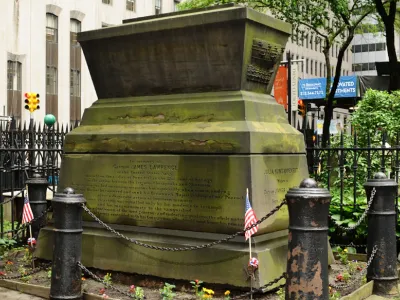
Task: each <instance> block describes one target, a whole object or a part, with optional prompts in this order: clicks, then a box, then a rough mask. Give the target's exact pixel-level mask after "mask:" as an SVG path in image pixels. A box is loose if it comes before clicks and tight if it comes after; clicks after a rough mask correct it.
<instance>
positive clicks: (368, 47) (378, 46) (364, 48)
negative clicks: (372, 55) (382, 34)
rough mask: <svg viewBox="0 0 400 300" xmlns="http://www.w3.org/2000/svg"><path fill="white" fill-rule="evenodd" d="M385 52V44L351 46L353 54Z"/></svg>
mask: <svg viewBox="0 0 400 300" xmlns="http://www.w3.org/2000/svg"><path fill="white" fill-rule="evenodd" d="M385 50H386V44H385V43H376V44H361V45H353V47H352V51H353V53H360V52H375V51H385Z"/></svg>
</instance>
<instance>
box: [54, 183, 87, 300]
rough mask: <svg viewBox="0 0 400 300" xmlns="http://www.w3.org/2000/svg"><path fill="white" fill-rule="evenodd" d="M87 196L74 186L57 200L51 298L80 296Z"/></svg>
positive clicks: (55, 199) (58, 299) (70, 298)
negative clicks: (78, 192) (83, 223)
mask: <svg viewBox="0 0 400 300" xmlns="http://www.w3.org/2000/svg"><path fill="white" fill-rule="evenodd" d="M85 202H86V200H85V198H83V196H82V195H80V194H75V191H74V190H73V189H72V188H66V189H65V190H64V192H63V193H60V194H58V193H57V194H56V195H55V197H54V199H53V201H52V206H53V214H54V242H53V243H54V244H53V266H52V270H51V288H50V299H51V300H61V299H62V300H65V299H68V300H80V299H82V290H81V278H82V276H81V270H80V268H79V266H78V262H80V260H81V254H82V249H81V248H82V231H83V229H82V204H83V203H85Z"/></svg>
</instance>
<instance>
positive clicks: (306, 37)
mask: <svg viewBox="0 0 400 300" xmlns="http://www.w3.org/2000/svg"><path fill="white" fill-rule="evenodd" d="M304 38H305V40H306V48H308V34H307V35H306V36H305V37H304Z"/></svg>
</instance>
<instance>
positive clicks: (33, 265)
mask: <svg viewBox="0 0 400 300" xmlns="http://www.w3.org/2000/svg"><path fill="white" fill-rule="evenodd" d="M29 234H30V236H31V246H30V247H31V248H32V269H34V268H35V260H34V259H33V239H32V225H31V224H29Z"/></svg>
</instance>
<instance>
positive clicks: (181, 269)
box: [35, 222, 287, 289]
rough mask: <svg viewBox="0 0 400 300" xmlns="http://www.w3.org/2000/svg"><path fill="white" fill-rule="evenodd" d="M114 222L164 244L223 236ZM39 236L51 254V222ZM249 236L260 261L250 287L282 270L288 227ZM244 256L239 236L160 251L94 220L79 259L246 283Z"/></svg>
mask: <svg viewBox="0 0 400 300" xmlns="http://www.w3.org/2000/svg"><path fill="white" fill-rule="evenodd" d="M113 228H114V229H116V230H118V231H119V232H121V233H123V234H124V235H126V236H127V237H129V238H133V239H137V240H138V241H140V242H143V243H148V244H151V245H156V246H164V247H178V248H179V247H186V246H196V245H202V244H207V243H210V242H213V241H216V240H219V239H221V238H225V237H226V235H224V234H215V233H203V232H192V231H183V230H168V229H160V228H146V227H136V226H126V225H113ZM38 241H39V242H38V247H37V250H36V253H35V255H36V256H37V257H38V258H41V259H47V260H51V259H52V249H53V231H52V227H46V228H43V229H42V230H41V231H40V236H39V239H38ZM252 242H253V244H252V256H253V257H257V258H258V260H259V262H260V268H259V270H258V271H256V274H255V275H256V282H255V283H253V287H255V288H258V287H261V286H263V285H265V284H267V283H268V282H270V281H271V280H274V279H275V278H277V277H279V276H280V275H282V273H283V272H285V271H286V260H287V257H286V256H287V230H281V231H276V232H273V233H267V234H262V235H259V236H255V237H254V238H252ZM248 262H249V244H248V242H245V240H244V237H243V236H238V237H236V238H235V239H233V240H231V241H229V242H226V243H222V244H219V245H216V246H214V247H211V248H206V249H199V250H193V251H176V252H171V251H159V250H152V249H148V248H144V247H141V246H137V245H135V244H133V243H130V242H128V241H126V240H123V239H121V238H118V237H117V236H115V235H114V234H112V233H111V232H108V231H106V230H104V229H103V228H101V227H100V225H98V224H96V223H92V222H84V232H83V244H82V263H83V264H84V265H85V266H87V267H92V268H97V269H102V270H113V271H120V272H127V273H138V274H143V275H152V276H159V277H162V278H172V279H182V280H188V281H189V280H194V279H200V280H203V281H204V282H207V283H218V284H229V285H233V286H238V287H249V286H250V281H249V278H248V276H247V273H246V269H247V265H248ZM282 283H283V281H282V282H279V283H278V284H282ZM273 287H274V286H271V287H269V288H270V289H271V288H273Z"/></svg>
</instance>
